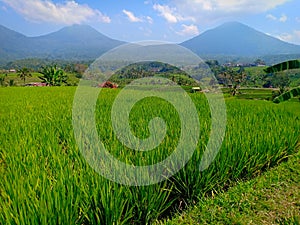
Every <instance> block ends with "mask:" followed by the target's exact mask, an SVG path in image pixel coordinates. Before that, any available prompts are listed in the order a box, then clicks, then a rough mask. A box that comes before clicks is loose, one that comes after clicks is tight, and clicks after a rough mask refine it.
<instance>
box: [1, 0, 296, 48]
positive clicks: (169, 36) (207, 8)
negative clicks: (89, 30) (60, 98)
mask: <svg viewBox="0 0 300 225" xmlns="http://www.w3.org/2000/svg"><path fill="white" fill-rule="evenodd" d="M230 21H238V22H241V23H244V24H246V25H248V26H250V27H253V28H254V29H256V30H259V31H261V32H264V33H266V34H268V35H271V36H274V37H277V38H279V39H281V40H284V41H287V42H289V43H294V44H299V45H300V1H299V0H260V1H259V0H128V1H125V0H0V24H1V25H3V26H6V27H8V28H9V29H12V30H15V31H17V32H20V33H22V34H24V35H26V36H40V35H45V34H48V33H51V32H54V31H57V30H59V29H61V28H63V27H65V26H70V25H73V24H87V25H90V26H92V27H93V28H95V29H96V30H98V31H99V32H101V33H102V34H104V35H107V36H109V37H110V38H113V39H118V40H123V41H128V42H136V41H145V40H158V41H167V42H174V43H180V42H183V41H185V40H188V39H190V38H192V37H195V36H197V35H199V34H201V33H203V32H205V31H206V30H208V29H212V28H214V27H216V26H218V25H221V24H223V23H225V22H230Z"/></svg>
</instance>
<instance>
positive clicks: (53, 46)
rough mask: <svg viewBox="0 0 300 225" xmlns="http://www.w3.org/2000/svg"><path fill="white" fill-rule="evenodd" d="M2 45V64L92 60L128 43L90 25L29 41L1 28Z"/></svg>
mask: <svg viewBox="0 0 300 225" xmlns="http://www.w3.org/2000/svg"><path fill="white" fill-rule="evenodd" d="M0 41H1V42H0V52H1V56H0V62H1V61H2V62H3V61H6V62H7V61H10V60H18V59H24V58H52V59H70V60H92V59H96V58H98V57H99V56H101V55H102V54H103V53H104V52H106V51H108V50H110V49H112V48H114V47H117V46H118V45H121V44H123V43H124V42H122V41H119V40H115V39H112V38H109V37H107V36H105V35H104V34H102V33H100V32H98V31H97V30H95V29H94V28H92V27H90V26H88V25H73V26H69V27H64V28H62V29H60V30H58V31H56V32H52V33H50V34H46V35H42V36H37V37H28V36H25V35H23V34H21V33H18V32H16V31H13V30H11V29H9V28H6V27H4V26H2V25H0Z"/></svg>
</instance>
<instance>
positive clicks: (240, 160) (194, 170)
mask: <svg viewBox="0 0 300 225" xmlns="http://www.w3.org/2000/svg"><path fill="white" fill-rule="evenodd" d="M75 91H76V87H43V88H23V87H22V88H21V87H11V88H0V99H1V101H0V124H1V125H0V180H1V182H0V224H32V225H34V224H151V223H152V222H154V221H157V220H159V219H161V218H165V217H168V216H169V215H170V212H172V211H174V210H177V209H182V208H184V207H185V206H186V205H189V204H191V203H193V202H195V201H197V200H199V199H200V198H202V197H205V196H210V195H214V194H216V193H218V191H220V190H224V189H227V188H228V187H229V186H231V185H232V184H233V183H234V182H236V181H239V180H244V179H251V178H253V177H255V176H257V175H259V174H260V173H261V172H262V171H264V170H266V169H268V168H270V167H273V166H276V165H278V164H279V163H280V162H281V161H283V160H286V159H287V157H288V156H290V155H293V154H294V153H295V152H297V151H298V150H299V142H300V137H299V133H300V121H299V119H300V104H299V103H298V102H285V103H282V104H278V105H276V104H273V103H272V102H269V101H260V100H258V101H254V100H245V99H235V98H228V99H226V106H227V128H226V134H225V138H224V142H223V144H222V147H221V149H220V151H219V153H218V155H217V157H216V159H215V160H214V162H213V163H212V164H211V165H210V166H209V168H208V169H206V170H204V171H201V172H200V170H199V164H200V161H201V158H202V155H203V152H204V150H205V146H206V144H207V141H208V139H209V135H210V125H211V116H210V111H209V106H208V103H207V100H206V98H205V95H203V94H201V93H195V94H190V97H191V99H192V100H193V102H194V103H195V106H196V109H197V112H198V115H199V121H200V137H199V140H198V145H197V148H196V150H195V152H194V154H193V156H192V158H191V159H190V161H189V162H188V163H187V165H186V166H185V167H184V168H183V169H181V170H180V171H179V172H178V173H176V174H175V175H174V176H173V177H171V178H170V179H168V180H165V181H162V182H160V183H158V184H153V185H149V186H136V187H135V186H126V185H121V184H117V183H114V182H112V181H109V180H107V179H106V178H105V177H102V176H101V175H99V174H98V173H97V172H96V171H94V170H93V169H92V168H91V167H90V166H89V164H88V163H87V162H86V160H85V158H84V157H83V156H82V155H81V153H80V150H79V148H78V146H77V144H76V140H75V137H74V131H73V126H72V104H73V98H74V95H75ZM139 92H140V90H132V94H134V95H138V94H139ZM118 93H119V90H111V89H104V90H102V92H101V95H99V98H98V101H97V106H96V110H95V120H96V122H97V125H96V128H97V131H98V134H99V136H100V137H101V140H102V141H103V143H104V145H105V147H106V149H108V150H109V152H110V153H111V154H112V155H113V156H114V157H115V158H117V159H119V160H120V161H123V162H126V163H128V164H133V165H148V164H154V163H157V162H160V161H162V160H163V159H164V158H165V157H167V156H168V155H170V154H171V153H172V151H173V149H174V148H175V147H176V145H177V144H178V140H179V137H180V132H181V126H180V118H179V116H178V113H177V112H176V109H174V108H173V107H172V106H171V105H170V104H169V103H168V102H166V101H165V100H162V99H160V98H157V97H148V98H145V99H143V100H142V101H140V102H138V104H136V105H135V106H134V108H133V110H132V112H131V113H130V117H129V121H130V125H131V128H132V132H133V133H134V134H135V135H136V136H137V137H140V138H147V137H148V136H149V134H150V133H149V132H150V131H149V128H148V123H149V120H151V119H152V118H154V117H160V118H163V119H164V121H165V123H166V127H167V131H166V136H165V138H164V139H163V141H162V143H161V144H160V145H158V146H157V147H156V148H155V149H153V150H152V151H148V152H141V151H134V150H131V149H128V148H127V147H124V146H123V145H122V144H121V143H120V142H119V141H118V138H117V136H116V134H115V133H114V130H113V126H112V123H111V114H110V111H111V109H112V107H113V102H114V100H115V98H116V97H117V95H118Z"/></svg>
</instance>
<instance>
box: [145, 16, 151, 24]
mask: <svg viewBox="0 0 300 225" xmlns="http://www.w3.org/2000/svg"><path fill="white" fill-rule="evenodd" d="M146 19H147V21H148V23H150V24H153V19H152V18H151V17H150V16H147V17H146Z"/></svg>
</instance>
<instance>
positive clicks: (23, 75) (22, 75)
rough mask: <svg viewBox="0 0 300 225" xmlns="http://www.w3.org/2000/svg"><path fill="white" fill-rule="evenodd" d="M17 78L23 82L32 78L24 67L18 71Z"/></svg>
mask: <svg viewBox="0 0 300 225" xmlns="http://www.w3.org/2000/svg"><path fill="white" fill-rule="evenodd" d="M18 75H19V77H20V78H21V79H22V80H23V81H24V84H25V81H26V77H32V75H31V73H30V70H29V69H28V68H26V67H23V68H22V69H20V70H18Z"/></svg>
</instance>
